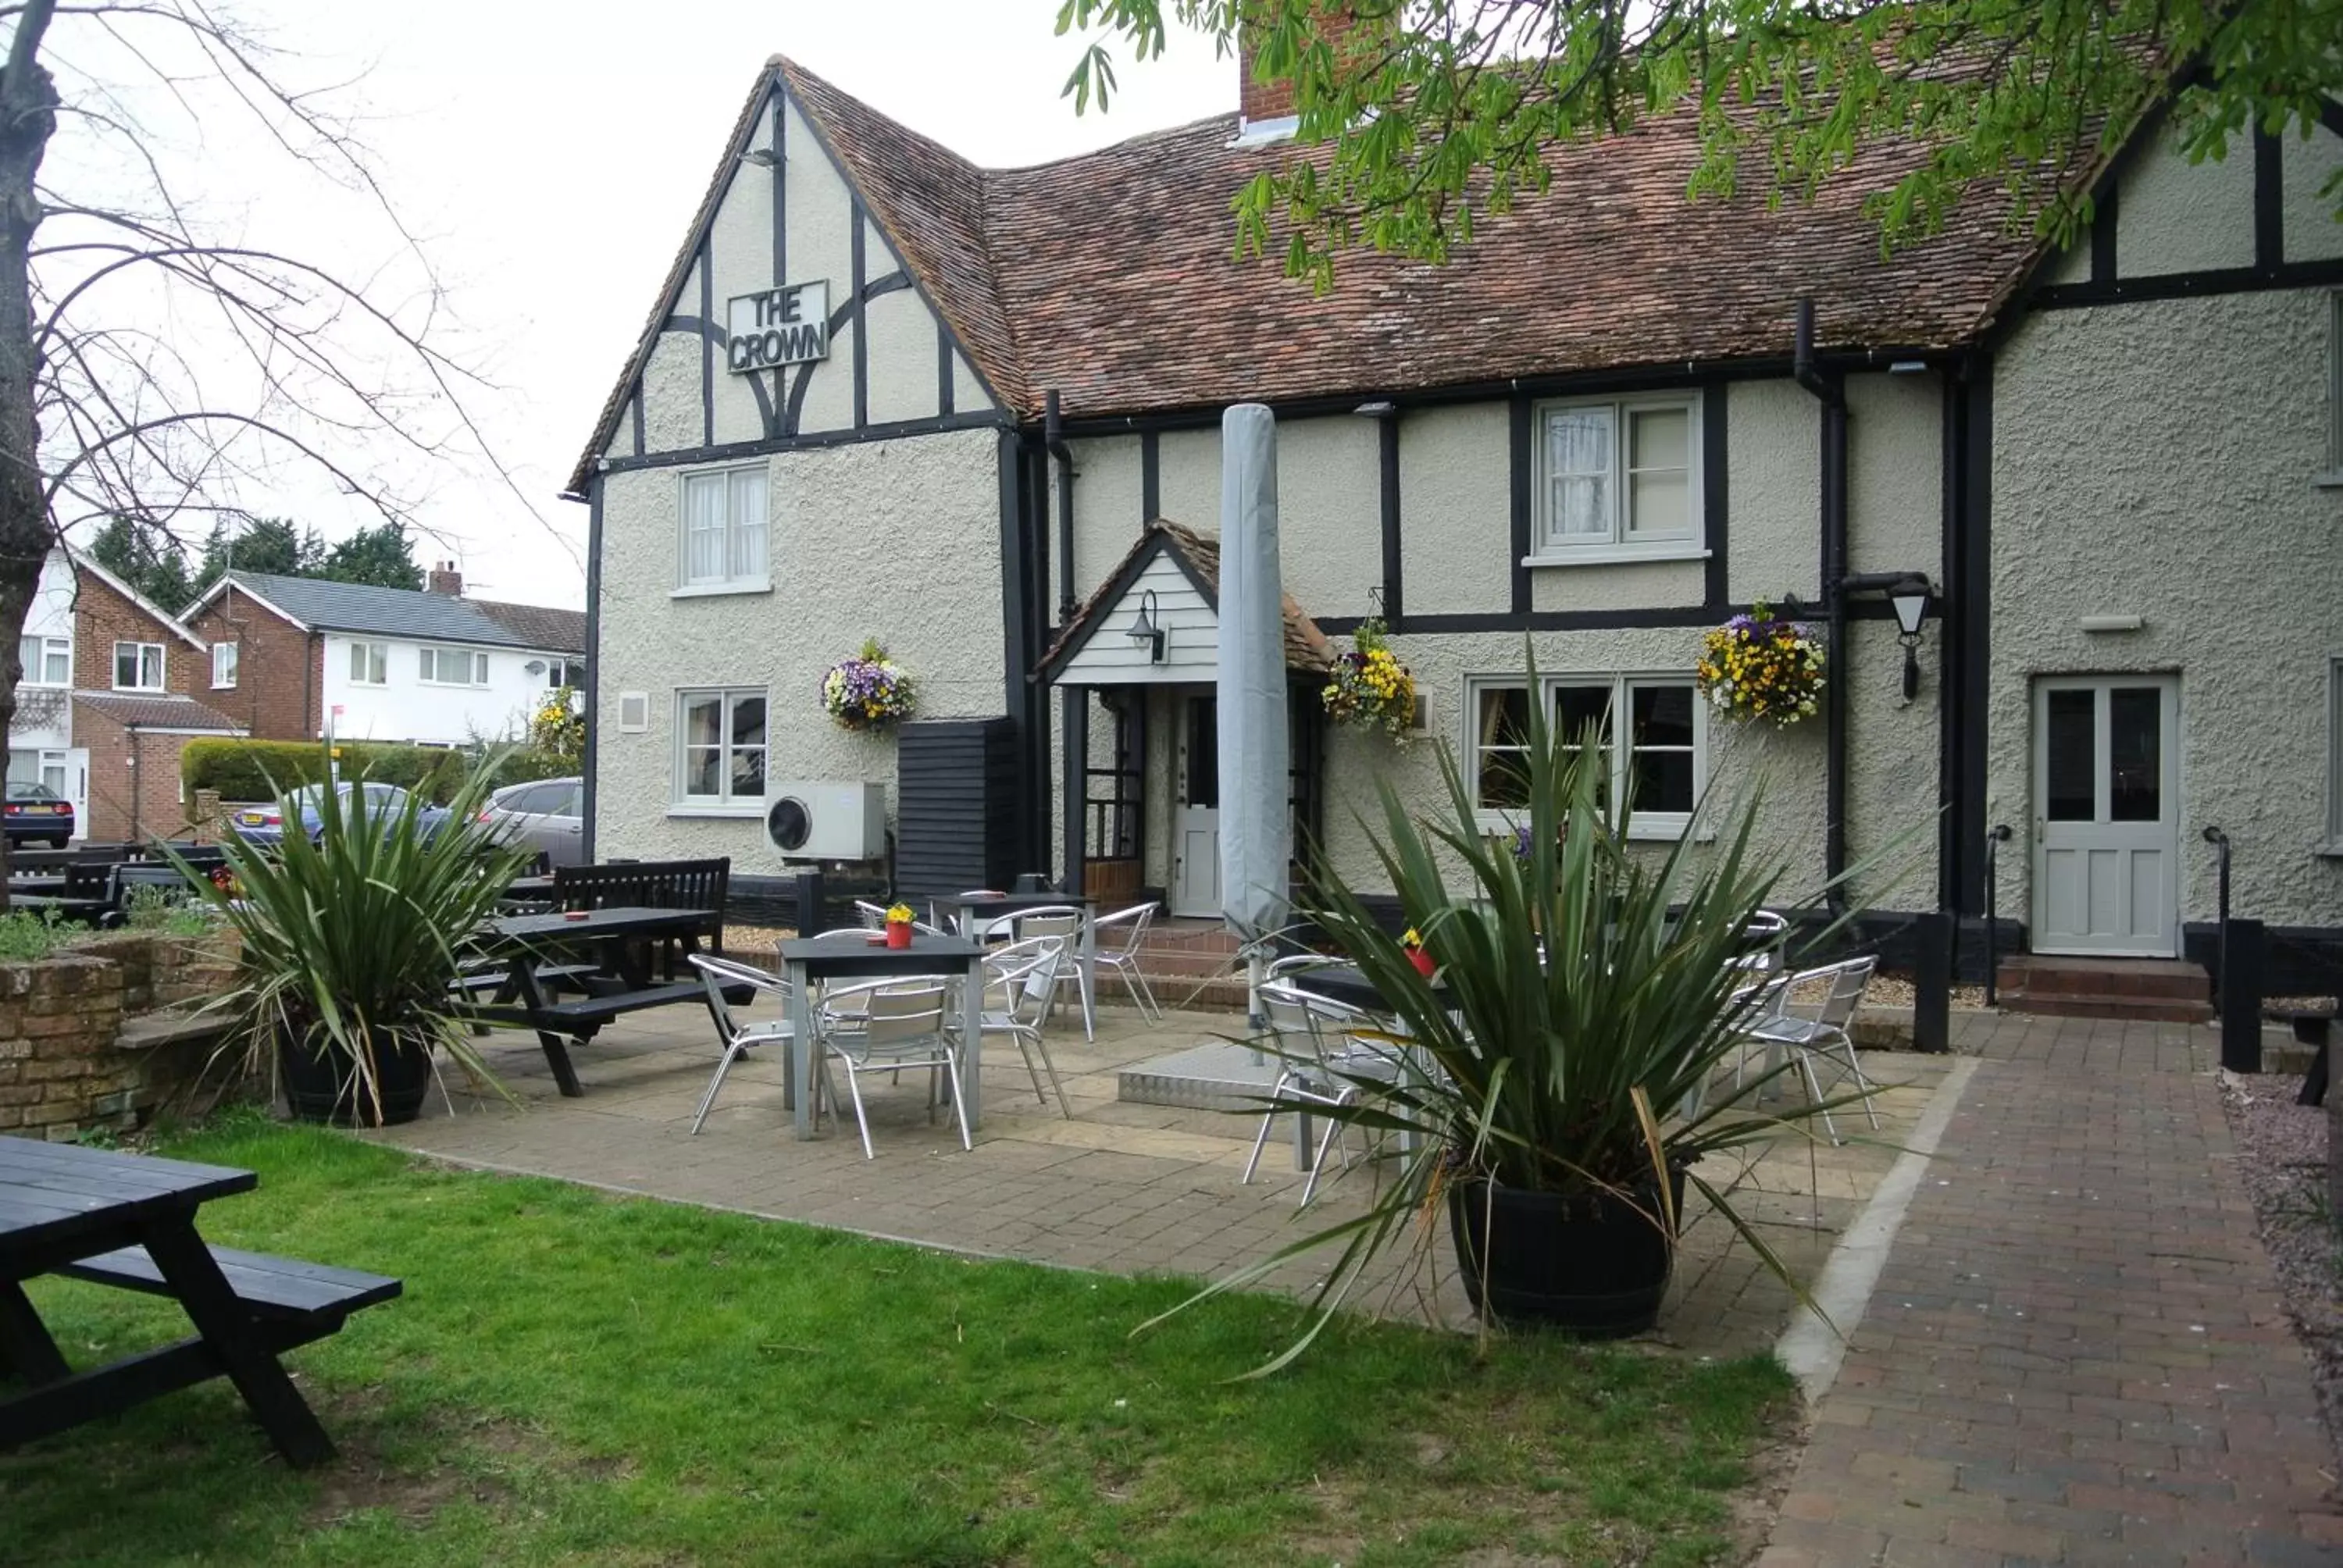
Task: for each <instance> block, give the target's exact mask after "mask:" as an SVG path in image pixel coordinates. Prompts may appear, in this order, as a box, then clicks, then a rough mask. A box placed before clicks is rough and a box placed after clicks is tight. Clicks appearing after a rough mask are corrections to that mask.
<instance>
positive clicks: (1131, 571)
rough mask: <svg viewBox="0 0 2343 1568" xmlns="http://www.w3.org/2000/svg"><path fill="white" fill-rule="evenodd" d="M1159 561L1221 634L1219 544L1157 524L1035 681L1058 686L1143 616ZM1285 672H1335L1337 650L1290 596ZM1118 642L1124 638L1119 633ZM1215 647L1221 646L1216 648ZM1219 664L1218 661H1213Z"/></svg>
mask: <svg viewBox="0 0 2343 1568" xmlns="http://www.w3.org/2000/svg"><path fill="white" fill-rule="evenodd" d="M1158 561H1168V562H1169V563H1171V564H1172V566H1174V567H1176V568H1178V569H1179V571H1180V573H1181V575H1182V576H1183V577H1185V578H1187V579H1188V582H1189V583H1190V584H1191V585H1192V587H1193V588H1195V590H1196V593H1197V596H1198V597H1199V598H1201V599H1202V601H1203V608H1204V610H1205V612H1206V613H1207V615H1209V616H1210V617H1212V618H1213V626H1214V629H1215V630H1217V629H1218V616H1219V612H1220V599H1221V541H1220V538H1219V536H1217V535H1214V534H1205V533H1200V532H1198V531H1197V530H1196V529H1194V528H1188V527H1186V526H1185V525H1184V524H1181V523H1175V522H1172V521H1170V520H1169V519H1167V518H1156V519H1155V520H1154V521H1152V522H1151V523H1149V524H1148V525H1147V526H1146V527H1145V528H1142V529H1141V530H1140V534H1139V538H1136V539H1134V540H1133V541H1131V548H1130V549H1128V550H1126V551H1124V552H1123V557H1122V559H1121V561H1119V562H1118V563H1116V565H1115V568H1114V569H1113V570H1112V571H1111V572H1109V573H1108V574H1107V576H1106V580H1105V581H1103V582H1101V584H1099V586H1098V588H1096V589H1094V590H1093V591H1092V592H1091V596H1090V597H1089V598H1086V599H1084V600H1083V601H1082V603H1081V606H1080V608H1077V609H1076V610H1075V611H1074V614H1073V618H1072V619H1071V620H1069V621H1067V622H1066V624H1065V626H1064V627H1063V628H1061V630H1060V631H1059V633H1058V636H1057V640H1055V641H1054V642H1052V643H1051V645H1050V650H1049V651H1048V652H1047V653H1045V654H1043V655H1042V656H1041V668H1040V669H1039V671H1038V672H1037V678H1039V679H1040V680H1041V681H1042V682H1043V683H1045V684H1047V683H1051V682H1054V681H1056V680H1057V679H1058V678H1059V677H1060V676H1061V675H1062V674H1064V672H1065V670H1066V668H1067V666H1068V665H1070V664H1071V663H1072V662H1073V660H1074V659H1075V658H1077V657H1078V656H1079V655H1080V654H1081V652H1082V650H1083V649H1084V648H1088V647H1089V646H1090V643H1091V638H1094V637H1096V636H1097V635H1098V633H1099V631H1100V629H1101V628H1106V627H1116V626H1121V624H1123V623H1124V622H1125V621H1127V620H1128V619H1129V618H1131V617H1132V616H1136V615H1137V614H1138V613H1139V596H1140V594H1141V592H1142V591H1143V590H1142V589H1141V586H1140V579H1141V578H1142V577H1144V576H1146V574H1147V570H1148V568H1150V567H1151V566H1153V565H1155V564H1156V563H1157V562H1158ZM1284 607H1285V667H1286V668H1288V669H1291V670H1298V671H1302V672H1303V673H1305V674H1313V675H1314V674H1322V673H1323V672H1324V671H1326V670H1327V669H1329V668H1332V665H1333V661H1334V650H1333V647H1332V644H1331V643H1329V642H1328V641H1327V640H1326V634H1325V633H1324V632H1322V631H1321V630H1319V629H1318V623H1317V622H1315V621H1313V620H1312V619H1311V618H1309V616H1307V615H1306V614H1304V613H1303V612H1302V607H1301V606H1300V605H1299V604H1297V603H1295V602H1294V599H1293V596H1292V594H1286V595H1285V596H1284ZM1113 635H1115V636H1120V635H1121V633H1120V632H1119V631H1118V632H1115V633H1113ZM1215 646H1216V647H1217V644H1216V645H1215ZM1214 662H1215V663H1216V664H1217V662H1218V661H1217V658H1216V659H1215V660H1214Z"/></svg>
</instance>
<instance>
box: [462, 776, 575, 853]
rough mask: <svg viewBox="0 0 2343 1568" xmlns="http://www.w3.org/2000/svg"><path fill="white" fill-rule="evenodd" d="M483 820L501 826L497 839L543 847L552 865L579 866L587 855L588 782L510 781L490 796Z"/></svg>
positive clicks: (559, 780) (484, 808)
mask: <svg viewBox="0 0 2343 1568" xmlns="http://www.w3.org/2000/svg"><path fill="white" fill-rule="evenodd" d="M480 820H481V821H483V822H486V823H488V824H489V825H491V826H492V827H495V828H496V829H498V833H497V837H498V839H507V840H509V841H513V842H518V843H523V844H526V845H528V847H529V848H530V849H540V850H543V851H544V853H545V857H546V859H547V861H548V863H549V864H552V865H556V866H575V865H578V863H579V862H581V861H582V860H584V859H585V858H586V856H585V847H586V781H585V780H584V779H533V780H531V781H530V782H528V783H527V784H508V785H506V786H505V787H504V788H503V789H499V790H498V791H497V792H496V793H495V794H493V795H491V796H489V797H488V804H487V805H486V806H484V807H483V808H481V810H480Z"/></svg>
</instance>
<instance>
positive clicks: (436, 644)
mask: <svg viewBox="0 0 2343 1568" xmlns="http://www.w3.org/2000/svg"><path fill="white" fill-rule="evenodd" d="M429 581H430V584H431V586H430V587H429V588H426V589H411V588H375V587H372V586H369V585H366V584H360V583H343V582H328V581H324V580H321V579H318V578H289V577H271V576H266V575H264V574H261V573H257V572H230V573H228V574H227V575H226V577H224V578H221V579H220V580H219V581H218V582H217V583H216V584H214V585H213V586H212V588H210V589H209V590H208V591H207V592H206V594H205V595H204V596H203V598H199V599H197V600H196V603H195V605H194V606H193V607H192V608H189V610H188V611H187V614H186V624H187V626H188V628H190V629H191V631H192V632H193V634H194V635H195V636H196V638H200V639H201V640H202V641H203V642H205V643H206V644H208V645H209V646H210V648H211V649H212V653H211V656H210V657H211V658H212V659H213V660H214V663H213V667H212V670H211V672H210V674H211V684H210V689H209V690H208V691H207V692H206V695H205V700H206V702H208V703H209V704H210V705H211V706H212V707H214V708H216V709H219V710H220V711H221V712H223V713H226V715H228V716H229V717H230V718H231V719H234V720H235V721H236V723H238V724H240V725H242V726H243V727H244V728H245V729H247V730H249V731H250V732H251V733H252V734H253V735H254V736H255V737H256V738H258V739H266V740H304V739H315V738H316V737H317V736H319V735H321V734H323V733H324V732H325V730H326V729H327V719H331V720H332V729H333V731H334V733H335V734H336V735H337V736H339V737H340V738H342V739H350V740H406V741H416V742H419V743H421V744H424V745H440V746H447V745H460V744H463V743H464V742H467V741H470V740H475V739H500V738H504V737H508V736H512V735H516V734H518V732H519V731H520V729H522V728H524V727H525V726H526V724H527V722H528V715H529V714H530V713H531V712H532V711H534V710H535V709H536V708H537V707H538V704H540V703H541V702H542V701H543V699H544V698H545V695H546V694H547V693H548V691H550V690H553V689H556V688H558V687H564V686H568V687H572V688H581V689H582V688H583V686H584V685H585V680H586V676H585V658H584V655H585V651H586V617H585V616H584V614H583V613H581V612H579V611H578V610H573V609H553V608H545V607H542V606H538V605H519V604H501V603H497V602H493V601H490V600H486V599H474V598H465V597H464V579H463V577H462V576H461V574H459V573H458V571H457V570H456V569H455V568H454V567H453V566H451V565H442V566H439V567H436V568H433V570H432V571H431V574H430V578H429ZM222 649H229V650H232V651H226V652H223V651H221V650H222Z"/></svg>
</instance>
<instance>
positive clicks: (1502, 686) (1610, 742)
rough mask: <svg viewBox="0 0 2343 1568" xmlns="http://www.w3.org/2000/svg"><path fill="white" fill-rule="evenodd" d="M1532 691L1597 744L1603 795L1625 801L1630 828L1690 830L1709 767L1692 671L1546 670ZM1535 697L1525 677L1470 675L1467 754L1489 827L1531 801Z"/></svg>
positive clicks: (1584, 739)
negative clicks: (1584, 672) (1689, 675)
mask: <svg viewBox="0 0 2343 1568" xmlns="http://www.w3.org/2000/svg"><path fill="white" fill-rule="evenodd" d="M1536 695H1537V698H1538V699H1539V700H1540V701H1542V702H1544V704H1545V711H1546V715H1547V719H1548V722H1549V723H1551V724H1552V725H1554V728H1555V729H1559V730H1560V731H1562V732H1563V733H1564V735H1566V736H1568V737H1570V738H1571V739H1573V740H1574V742H1576V743H1581V744H1592V745H1594V747H1595V748H1596V749H1597V756H1598V758H1599V759H1600V760H1601V763H1602V767H1603V785H1602V789H1603V798H1604V803H1605V804H1606V805H1610V804H1612V803H1614V802H1618V801H1625V802H1626V803H1627V804H1628V806H1629V807H1630V809H1631V822H1630V829H1629V830H1630V832H1631V833H1632V834H1633V835H1634V837H1637V838H1644V837H1651V838H1673V837H1674V836H1676V835H1677V834H1680V833H1682V832H1683V831H1684V828H1685V826H1686V824H1687V823H1688V822H1689V821H1690V819H1691V816H1692V809H1693V806H1694V802H1695V801H1697V800H1698V799H1700V792H1701V789H1702V787H1703V785H1704V783H1705V782H1706V779H1707V776H1708V766H1707V726H1706V723H1705V715H1704V712H1703V711H1702V709H1701V705H1700V702H1699V700H1698V699H1697V697H1696V695H1695V693H1694V690H1693V683H1692V681H1691V679H1690V678H1686V677H1679V676H1662V675H1650V676H1644V675H1627V676H1599V677H1598V676H1581V675H1558V676H1548V677H1542V678H1540V680H1539V683H1538V691H1537V694H1536ZM1531 697H1532V693H1531V689H1530V684H1529V682H1528V680H1527V679H1526V678H1523V677H1521V676H1512V677H1505V676H1493V677H1484V678H1478V679H1475V680H1474V681H1473V683H1472V690H1471V694H1470V700H1469V701H1468V702H1467V703H1466V704H1465V713H1466V716H1467V723H1468V725H1469V726H1470V729H1469V730H1468V732H1467V734H1466V735H1465V738H1464V748H1463V759H1464V763H1465V767H1466V769H1468V772H1469V775H1470V779H1471V782H1472V786H1473V804H1474V805H1475V806H1476V807H1477V808H1478V809H1480V811H1481V813H1482V815H1483V819H1484V820H1485V822H1486V825H1487V826H1489V827H1491V828H1493V829H1494V828H1502V827H1505V826H1508V825H1510V823H1511V821H1512V819H1513V818H1514V817H1516V816H1518V815H1519V813H1520V812H1521V811H1522V810H1523V809H1524V808H1526V807H1527V806H1528V804H1529V779H1530V768H1529V729H1530V701H1531ZM1623 730H1624V735H1623V733H1622V732H1623ZM1623 740H1624V744H1622V742H1623Z"/></svg>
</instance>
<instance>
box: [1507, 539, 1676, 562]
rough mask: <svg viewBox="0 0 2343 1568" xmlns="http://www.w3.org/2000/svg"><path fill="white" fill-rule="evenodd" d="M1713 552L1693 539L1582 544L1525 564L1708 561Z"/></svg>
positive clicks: (1549, 552) (1528, 559) (1534, 557)
mask: <svg viewBox="0 0 2343 1568" xmlns="http://www.w3.org/2000/svg"><path fill="white" fill-rule="evenodd" d="M1709 555H1710V552H1709V551H1708V550H1707V549H1705V548H1703V547H1702V546H1700V545H1696V544H1694V543H1693V542H1692V541H1691V540H1689V539H1678V540H1674V541H1672V542H1669V543H1666V544H1649V545H1580V546H1577V547H1576V548H1571V549H1552V550H1545V551H1543V552H1541V553H1539V554H1536V555H1528V556H1523V558H1522V565H1523V566H1525V567H1609V566H1624V565H1627V564H1630V563H1632V562H1636V561H1704V560H1706V559H1708V558H1709Z"/></svg>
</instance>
